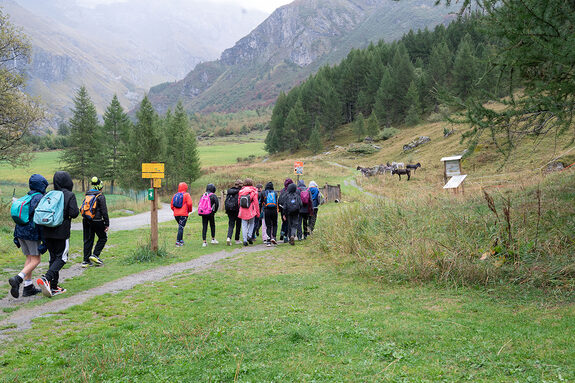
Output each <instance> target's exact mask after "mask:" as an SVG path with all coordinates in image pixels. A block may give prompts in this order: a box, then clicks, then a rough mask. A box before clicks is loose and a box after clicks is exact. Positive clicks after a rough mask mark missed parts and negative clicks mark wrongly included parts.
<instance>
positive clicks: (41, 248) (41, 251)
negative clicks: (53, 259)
mask: <svg viewBox="0 0 575 383" xmlns="http://www.w3.org/2000/svg"><path fill="white" fill-rule="evenodd" d="M46 250H48V247H47V246H46V244H45V243H41V244H40V246H38V252H39V253H40V254H44V253H45V252H46Z"/></svg>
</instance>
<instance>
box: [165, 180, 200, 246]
mask: <svg viewBox="0 0 575 383" xmlns="http://www.w3.org/2000/svg"><path fill="white" fill-rule="evenodd" d="M170 207H171V208H172V211H173V212H174V219H175V220H176V222H177V223H178V234H177V236H176V247H182V246H184V228H185V227H186V223H187V222H188V216H189V215H190V213H191V212H192V211H194V204H193V202H192V196H191V195H190V193H188V184H187V183H185V182H180V184H179V185H178V192H177V193H176V194H174V196H173V197H172V202H171V203H170Z"/></svg>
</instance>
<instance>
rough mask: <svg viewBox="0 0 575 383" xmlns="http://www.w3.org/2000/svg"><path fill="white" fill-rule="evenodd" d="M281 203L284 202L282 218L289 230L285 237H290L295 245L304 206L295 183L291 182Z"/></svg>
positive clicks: (291, 242) (290, 241) (290, 240)
mask: <svg viewBox="0 0 575 383" xmlns="http://www.w3.org/2000/svg"><path fill="white" fill-rule="evenodd" d="M280 203H283V207H282V218H283V220H284V221H285V222H286V223H287V224H286V227H287V232H286V234H285V237H284V238H288V237H289V243H290V245H292V246H293V245H294V241H295V236H296V235H297V226H298V223H299V212H300V209H301V207H302V203H301V197H300V193H299V190H298V189H297V186H296V185H295V184H294V183H291V184H289V186H288V188H287V191H286V193H285V195H284V197H283V199H282V201H281V202H280Z"/></svg>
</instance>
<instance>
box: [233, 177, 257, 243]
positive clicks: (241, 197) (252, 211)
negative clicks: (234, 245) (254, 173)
mask: <svg viewBox="0 0 575 383" xmlns="http://www.w3.org/2000/svg"><path fill="white" fill-rule="evenodd" d="M238 202H239V204H240V212H239V214H238V217H239V218H240V219H241V220H242V237H243V244H244V246H247V245H248V244H250V245H251V244H253V243H254V241H253V239H252V237H251V235H252V233H253V231H254V219H255V217H256V216H259V215H260V204H259V201H258V190H257V189H256V188H255V187H254V183H253V181H252V180H251V179H250V178H246V179H245V181H244V187H243V188H242V189H241V190H240V191H239V193H238Z"/></svg>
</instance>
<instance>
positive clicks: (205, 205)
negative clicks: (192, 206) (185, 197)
mask: <svg viewBox="0 0 575 383" xmlns="http://www.w3.org/2000/svg"><path fill="white" fill-rule="evenodd" d="M212 194H213V193H208V192H206V193H204V194H203V195H202V198H200V202H198V215H209V214H212V200H211V198H210V196H211V195H212Z"/></svg>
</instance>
